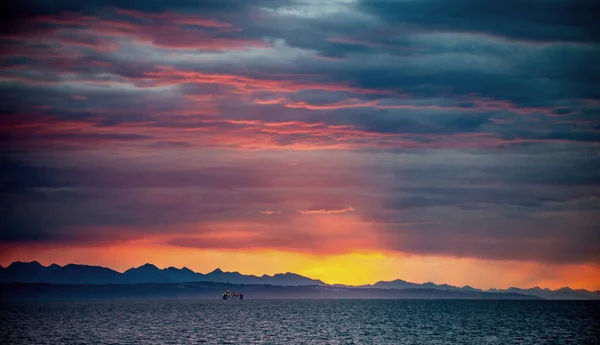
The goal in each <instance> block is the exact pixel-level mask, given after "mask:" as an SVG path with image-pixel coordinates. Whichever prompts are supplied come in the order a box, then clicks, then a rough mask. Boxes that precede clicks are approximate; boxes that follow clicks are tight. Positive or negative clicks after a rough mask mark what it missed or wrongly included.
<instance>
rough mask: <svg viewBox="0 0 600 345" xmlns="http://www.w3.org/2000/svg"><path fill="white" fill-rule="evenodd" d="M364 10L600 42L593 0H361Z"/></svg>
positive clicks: (408, 21) (413, 22)
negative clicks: (488, 0)
mask: <svg viewBox="0 0 600 345" xmlns="http://www.w3.org/2000/svg"><path fill="white" fill-rule="evenodd" d="M359 8H360V9H364V10H365V11H368V12H370V13H373V14H375V15H377V16H380V17H381V18H383V19H384V20H386V21H388V22H390V23H391V24H393V25H398V26H400V27H403V28H405V29H407V30H418V31H422V30H430V31H438V32H472V33H484V34H490V35H498V36H504V37H507V38H511V39H521V40H530V41H540V42H548V41H550V42H552V41H574V42H596V43H597V42H598V41H599V38H598V34H597V32H598V31H599V30H600V24H598V20H597V18H598V16H599V15H600V5H599V4H598V3H597V2H596V1H593V0H575V1H572V0H558V1H535V0H507V1H493V2H484V1H478V0H459V1H440V0H419V1H403V0H374V1H373V0H362V1H360V4H359Z"/></svg>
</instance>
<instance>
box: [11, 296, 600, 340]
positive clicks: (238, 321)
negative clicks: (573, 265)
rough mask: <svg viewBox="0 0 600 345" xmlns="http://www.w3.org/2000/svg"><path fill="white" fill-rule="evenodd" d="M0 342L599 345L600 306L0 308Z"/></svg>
mask: <svg viewBox="0 0 600 345" xmlns="http://www.w3.org/2000/svg"><path fill="white" fill-rule="evenodd" d="M0 343H1V344H600V301H548V300H527V301H514V300H485V301H484V300H251V299H247V300H231V301H229V300H228V301H223V300H140V301H110V302H107V301H96V302H19V303H16V302H15V303H3V304H0Z"/></svg>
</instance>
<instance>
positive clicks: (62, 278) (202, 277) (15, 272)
mask: <svg viewBox="0 0 600 345" xmlns="http://www.w3.org/2000/svg"><path fill="white" fill-rule="evenodd" d="M194 282H213V283H231V284H236V285H275V286H287V287H291V286H295V287H299V286H314V287H323V288H325V287H326V288H341V289H349V290H351V289H361V291H363V290H365V289H376V290H378V291H384V290H411V291H417V290H418V291H424V290H428V291H429V290H432V291H445V292H455V293H473V294H481V293H486V294H487V293H492V294H494V293H496V294H520V295H526V296H532V297H537V298H544V299H600V290H599V291H588V290H582V289H581V290H573V289H570V288H568V287H564V288H561V289H557V290H550V289H542V288H540V287H534V288H529V289H521V288H516V287H511V288H509V289H488V290H482V289H477V288H473V287H471V286H468V285H467V286H463V287H456V286H451V285H447V284H440V285H438V284H434V283H431V282H427V283H424V284H418V283H411V282H407V281H404V280H401V279H397V280H394V281H379V282H377V283H375V284H368V285H360V286H349V285H341V284H335V285H328V284H326V283H324V282H323V281H321V280H315V279H311V278H307V277H304V276H301V275H298V274H295V273H289V272H288V273H279V274H275V275H273V276H270V275H266V274H265V275H262V276H255V275H244V274H241V273H239V272H224V271H222V270H220V269H219V268H217V269H215V270H214V271H212V272H210V273H206V274H202V273H197V272H194V271H192V270H190V269H188V268H186V267H183V268H181V269H179V268H175V267H169V268H165V269H160V268H158V267H156V266H154V265H152V264H145V265H142V266H140V267H137V268H131V269H128V270H127V271H125V272H123V273H120V272H117V271H114V270H112V269H110V268H106V267H100V266H88V265H76V264H69V265H65V266H60V265H57V264H52V265H50V266H43V265H41V264H40V263H39V262H37V261H33V262H13V263H12V264H11V265H10V266H8V267H2V266H0V284H8V283H30V284H53V285H131V284H150V283H152V284H156V283H162V284H167V283H169V284H173V283H194Z"/></svg>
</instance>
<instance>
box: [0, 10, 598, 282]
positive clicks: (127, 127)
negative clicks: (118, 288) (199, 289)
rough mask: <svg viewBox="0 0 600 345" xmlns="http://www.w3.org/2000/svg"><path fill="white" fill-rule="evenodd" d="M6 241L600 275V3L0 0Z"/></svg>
mask: <svg viewBox="0 0 600 345" xmlns="http://www.w3.org/2000/svg"><path fill="white" fill-rule="evenodd" d="M0 6H1V7H2V8H1V11H0V12H1V13H2V14H1V15H0V16H1V17H0V22H1V23H2V24H0V47H1V48H0V61H1V62H0V140H1V142H2V147H1V149H0V161H1V171H2V173H1V175H2V177H1V181H2V197H1V198H0V215H1V218H2V226H1V229H0V263H2V264H3V265H5V264H8V263H10V262H11V261H13V260H40V261H41V262H43V263H51V262H57V263H68V262H77V263H90V264H101V265H107V266H111V267H114V268H118V269H126V268H128V267H131V266H134V265H139V264H143V263H145V262H153V263H155V264H157V265H158V266H164V267H166V266H171V265H174V266H184V265H185V266H188V267H190V268H193V269H196V270H198V271H208V270H212V269H213V268H215V267H221V268H222V269H231V270H239V271H241V272H244V273H259V274H262V273H275V272H280V271H295V272H298V273H301V274H307V275H311V276H312V277H314V278H319V279H323V280H324V281H327V282H342V283H367V282H372V281H375V280H380V279H393V278H403V279H407V280H413V281H417V282H420V281H428V280H430V281H435V282H439V283H452V284H459V285H460V284H462V285H464V284H470V285H473V286H478V287H492V286H494V287H507V286H510V285H519V286H533V285H544V286H549V287H560V286H564V285H570V286H572V287H583V288H591V289H600V280H599V278H598V277H600V266H599V265H600V227H599V225H598V224H600V219H599V211H600V199H599V198H600V174H599V173H598V171H599V168H600V150H599V148H600V145H599V144H600V65H598V63H597V62H598V61H600V39H599V38H598V37H599V36H598V34H597V32H599V31H600V27H599V26H600V25H599V24H598V20H597V18H598V16H599V15H600V5H599V4H597V3H596V2H594V1H587V0H575V1H573V0H571V1H566V0H554V1H539V0H537V1H536V0H508V1H498V2H491V3H490V2H485V3H484V2H481V1H476V0H459V1H442V0H398V1H392V0H355V1H353V0H333V1H327V2H325V1H320V0H297V1H294V0H284V1H275V0H273V1H271V0H243V1H242V0H239V1H238V0H218V1H217V0H214V1H212V0H210V1H209V0H207V1H200V0H172V1H168V2H165V1H158V0H145V1H135V0H131V1H113V0H105V1H100V0H96V1H74V0H57V1H35V0H23V1H20V2H18V3H14V4H10V5H9V4H2V5H0Z"/></svg>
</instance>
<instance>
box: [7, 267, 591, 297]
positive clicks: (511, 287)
mask: <svg viewBox="0 0 600 345" xmlns="http://www.w3.org/2000/svg"><path fill="white" fill-rule="evenodd" d="M15 263H21V264H34V263H37V264H39V265H40V266H42V267H44V268H49V267H51V266H52V265H56V266H59V267H65V266H68V265H76V266H88V267H101V268H106V269H110V270H112V271H115V272H117V273H119V274H125V272H126V271H128V270H130V269H137V268H140V267H143V266H146V265H151V266H154V267H156V268H157V269H159V270H161V271H162V270H166V269H169V268H174V269H177V270H182V269H184V268H185V269H188V270H190V271H192V272H193V273H195V274H202V275H207V274H210V273H213V272H215V271H221V272H223V273H238V274H241V275H244V276H252V277H257V278H262V277H264V276H267V277H271V278H272V277H274V276H275V275H278V274H280V275H285V274H295V275H298V276H301V277H303V278H307V279H310V280H316V281H319V282H321V283H323V284H325V285H330V286H335V285H342V286H348V287H366V286H371V287H373V286H374V285H375V284H377V283H382V282H383V283H390V282H395V281H403V282H406V283H411V284H419V285H424V284H434V285H437V286H440V285H447V286H450V287H455V288H461V289H462V288H467V287H469V288H472V289H477V290H481V291H483V292H486V291H490V290H509V289H521V290H529V289H541V290H549V291H551V292H556V291H560V290H563V289H569V290H571V291H587V292H592V293H600V289H598V290H588V289H573V288H571V287H569V286H563V287H560V288H557V289H554V290H553V289H550V288H547V287H546V288H544V287H541V286H537V285H536V286H532V287H526V288H524V287H517V286H510V287H508V288H489V289H482V288H477V287H474V286H471V285H470V284H466V285H463V286H454V285H450V284H446V283H436V282H433V281H427V282H424V283H417V282H412V281H407V280H404V279H401V278H396V279H394V280H378V281H376V282H374V283H369V284H361V285H351V284H342V283H326V282H324V281H322V280H321V279H315V278H311V277H307V276H305V275H302V274H299V273H295V272H289V271H288V272H285V273H281V272H280V273H274V274H273V275H269V274H266V273H265V274H263V275H261V276H258V275H255V274H246V273H242V272H240V271H224V270H222V269H221V268H219V267H217V268H215V269H213V270H212V271H209V272H206V273H203V272H197V271H194V270H192V269H191V268H188V267H187V266H183V267H181V268H178V267H175V266H168V267H165V268H160V267H159V266H157V265H155V264H153V263H150V262H146V263H144V264H142V265H140V266H137V267H130V268H128V269H126V270H124V271H122V272H121V271H119V270H117V269H114V268H111V267H108V266H100V265H89V264H78V263H69V264H66V265H59V264H57V263H51V264H49V265H48V266H44V265H43V264H42V263H40V262H39V261H37V260H33V261H20V260H18V261H13V262H12V263H10V264H9V265H8V266H6V267H4V266H2V265H0V269H7V268H8V267H10V266H11V265H13V264H15Z"/></svg>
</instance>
